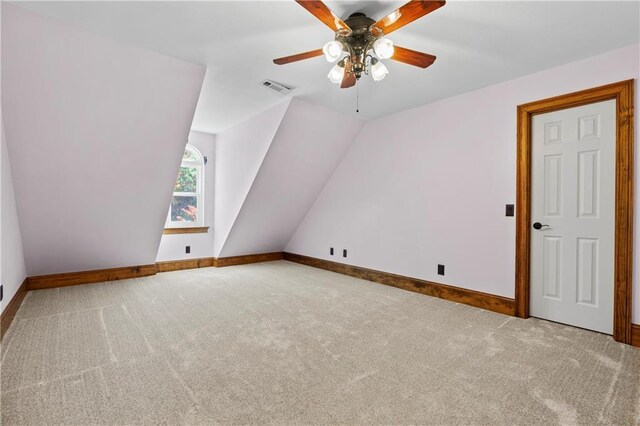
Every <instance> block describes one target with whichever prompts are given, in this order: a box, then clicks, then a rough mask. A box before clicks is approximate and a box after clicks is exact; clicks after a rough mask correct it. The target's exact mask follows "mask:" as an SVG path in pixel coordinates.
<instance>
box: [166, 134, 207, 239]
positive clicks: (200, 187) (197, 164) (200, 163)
mask: <svg viewBox="0 0 640 426" xmlns="http://www.w3.org/2000/svg"><path fill="white" fill-rule="evenodd" d="M184 150H185V151H192V152H193V153H194V154H196V156H197V157H198V160H182V162H181V163H180V167H181V168H182V167H190V168H195V169H196V170H197V178H196V192H175V191H174V193H173V194H172V195H171V200H172V201H173V197H179V196H186V197H196V200H197V202H196V204H197V208H198V220H197V221H194V222H186V221H185V222H179V221H175V222H174V221H172V220H171V203H169V211H168V212H167V220H166V222H165V225H164V227H165V228H199V227H203V226H204V213H205V209H204V157H203V156H202V153H201V152H200V150H199V149H198V148H196V147H195V146H193V145H190V144H187V145H186V146H185V148H184ZM183 156H184V154H183ZM178 170H179V169H178ZM178 173H179V171H178ZM176 179H178V177H177V176H176ZM174 186H175V183H174Z"/></svg>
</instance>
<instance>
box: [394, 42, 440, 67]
mask: <svg viewBox="0 0 640 426" xmlns="http://www.w3.org/2000/svg"><path fill="white" fill-rule="evenodd" d="M391 59H393V60H394V61H398V62H403V63H405V64H409V65H413V66H416V67H420V68H426V67H428V66H429V65H431V64H433V63H434V62H435V61H436V57H435V56H433V55H429V54H428V53H422V52H418V51H416V50H411V49H405V48H404V47H400V46H393V56H392V57H391Z"/></svg>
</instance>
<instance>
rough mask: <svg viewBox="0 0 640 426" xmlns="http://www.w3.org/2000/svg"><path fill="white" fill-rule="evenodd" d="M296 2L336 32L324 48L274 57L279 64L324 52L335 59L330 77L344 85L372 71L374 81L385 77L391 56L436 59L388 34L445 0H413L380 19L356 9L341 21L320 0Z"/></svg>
mask: <svg viewBox="0 0 640 426" xmlns="http://www.w3.org/2000/svg"><path fill="white" fill-rule="evenodd" d="M296 2H297V3H298V4H300V6H302V7H304V8H305V9H307V10H308V11H309V12H311V14H312V15H313V16H315V17H316V18H318V19H319V20H320V21H322V22H323V23H324V24H325V25H326V26H328V27H329V28H331V29H332V30H333V31H334V32H335V39H334V40H332V41H330V42H328V43H326V44H325V45H324V47H323V48H322V49H316V50H311V51H309V52H304V53H299V54H297V55H291V56H285V57H283V58H278V59H274V60H273V62H274V63H275V64H277V65H284V64H289V63H291V62H296V61H301V60H303V59H310V58H315V57H317V56H322V55H323V54H324V56H325V57H326V58H327V61H329V62H335V63H336V65H335V66H334V67H333V68H331V71H329V74H328V75H327V77H328V78H329V80H331V82H333V83H336V84H337V83H340V87H341V88H343V89H344V88H347V87H352V86H354V85H355V84H356V82H357V81H358V80H359V79H360V77H361V76H362V74H363V73H364V74H367V75H369V74H370V75H371V77H373V79H374V80H375V81H380V80H382V79H384V78H385V76H386V75H387V74H388V73H389V70H388V69H387V67H386V66H385V65H384V64H383V63H382V62H381V61H380V60H381V59H392V60H394V61H398V62H403V63H405V64H409V65H414V66H416V67H420V68H427V67H428V66H429V65H431V64H433V63H434V62H435V60H436V57H435V56H433V55H429V54H428V53H422V52H417V51H415V50H410V49H406V48H404V47H400V46H394V44H393V42H392V41H391V40H389V39H388V38H386V37H385V36H386V35H388V34H389V33H391V32H393V31H395V30H397V29H399V28H402V27H404V26H405V25H407V24H409V23H411V22H413V21H415V20H416V19H418V18H421V17H423V16H425V15H427V14H429V13H431V12H433V11H434V10H436V9H439V8H440V7H442V6H444V5H445V1H444V0H440V1H435V0H411V1H410V2H409V3H407V4H405V5H404V6H402V7H400V8H399V9H396V10H395V11H393V12H392V13H390V14H389V15H387V16H385V17H384V18H382V19H380V20H379V21H377V22H376V21H374V20H373V19H371V18H369V17H368V16H366V15H364V14H363V13H354V14H352V15H351V16H349V17H348V18H347V19H346V20H344V21H342V19H340V18H338V17H337V16H336V15H335V14H334V13H333V12H332V11H331V10H330V9H329V8H328V7H327V6H326V5H325V4H324V3H323V2H321V1H310V0H296Z"/></svg>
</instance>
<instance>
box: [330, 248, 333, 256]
mask: <svg viewBox="0 0 640 426" xmlns="http://www.w3.org/2000/svg"><path fill="white" fill-rule="evenodd" d="M329 254H330V255H331V256H333V247H329Z"/></svg>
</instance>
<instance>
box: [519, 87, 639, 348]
mask: <svg viewBox="0 0 640 426" xmlns="http://www.w3.org/2000/svg"><path fill="white" fill-rule="evenodd" d="M633 83H634V80H626V81H621V82H618V83H613V84H609V85H606V86H600V87H596V88H593V89H587V90H583V91H580V92H575V93H569V94H566V95H561V96H556V97H553V98H549V99H543V100H540V101H535V102H530V103H527V104H523V105H519V106H518V135H517V137H518V145H517V157H518V158H517V171H516V292H515V301H516V306H515V314H516V316H518V317H520V318H528V317H529V291H530V288H529V284H530V283H529V280H530V275H529V274H530V261H531V257H530V256H531V118H532V117H533V116H534V115H536V114H543V113H546V112H551V111H557V110H561V109H566V108H572V107H577V106H581V105H586V104H591V103H594V102H601V101H606V100H610V99H615V100H616V127H617V132H616V189H615V200H616V201H615V202H616V206H615V255H614V276H615V280H614V298H613V338H614V339H615V340H616V341H618V342H622V343H628V344H630V343H631V290H632V289H631V286H632V273H633V161H634V157H633V136H634V135H633V89H634V87H633V86H634V84H633Z"/></svg>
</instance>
